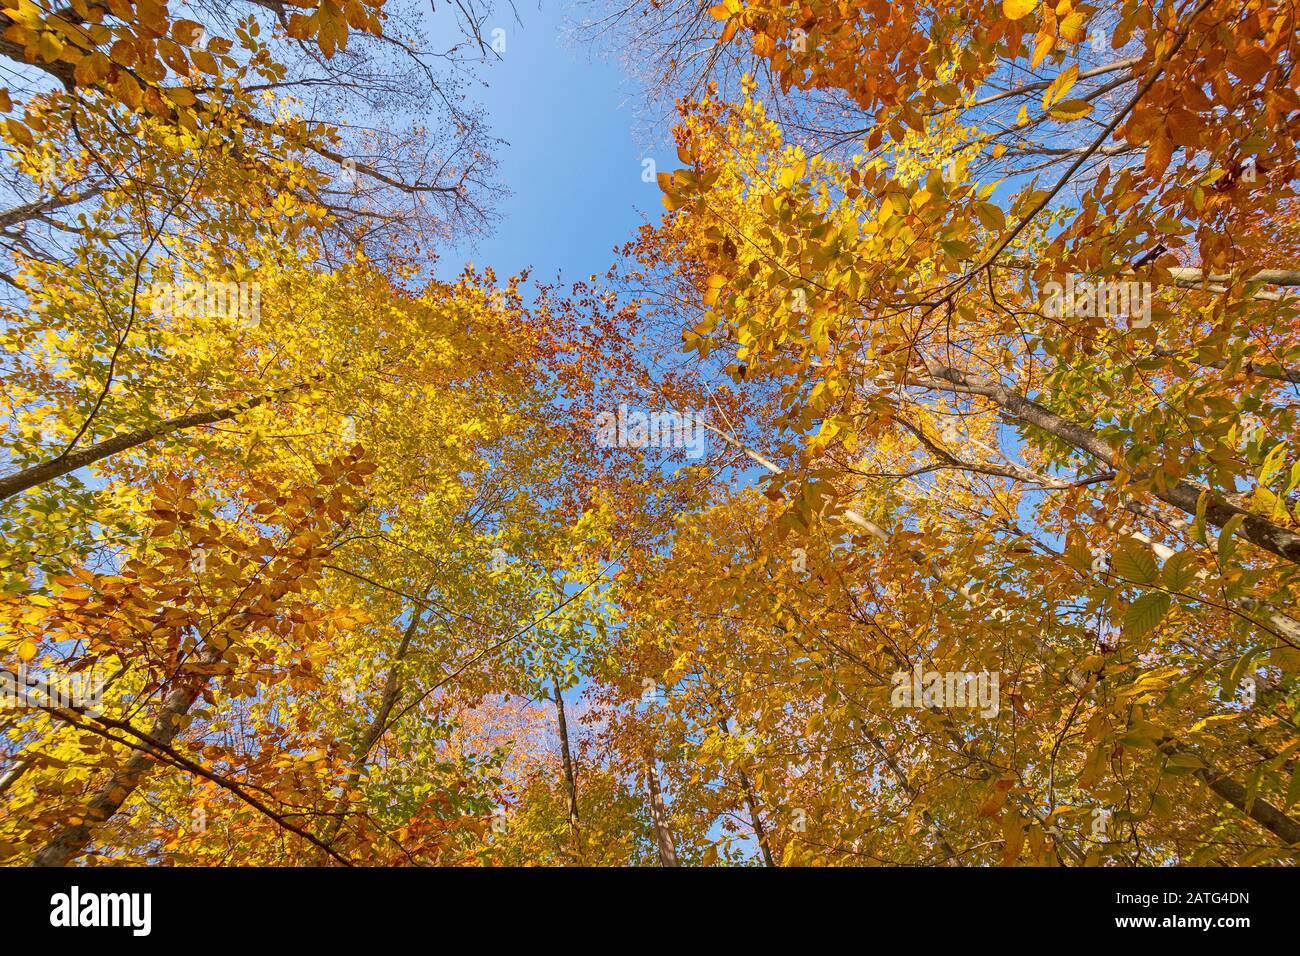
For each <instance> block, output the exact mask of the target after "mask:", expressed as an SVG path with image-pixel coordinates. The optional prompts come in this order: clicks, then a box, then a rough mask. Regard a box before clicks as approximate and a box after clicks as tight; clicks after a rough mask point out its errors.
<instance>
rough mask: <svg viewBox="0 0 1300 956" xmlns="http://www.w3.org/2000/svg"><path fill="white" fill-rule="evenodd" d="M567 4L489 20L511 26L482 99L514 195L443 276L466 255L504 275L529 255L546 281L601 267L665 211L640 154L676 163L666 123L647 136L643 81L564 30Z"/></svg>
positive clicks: (486, 71)
mask: <svg viewBox="0 0 1300 956" xmlns="http://www.w3.org/2000/svg"><path fill="white" fill-rule="evenodd" d="M566 6H567V4H565V3H562V2H544V3H543V5H542V8H541V9H538V7H537V6H535V5H530V4H522V5H520V7H519V8H518V15H519V21H521V22H517V21H516V20H515V19H514V17H513V15H512V14H511V12H510V10H509V8H508V7H505V8H504V9H501V10H498V11H496V12H495V13H494V15H493V18H491V19H489V21H488V22H487V23H486V24H485V25H484V37H485V39H488V40H490V39H491V36H492V30H493V29H494V28H498V27H499V28H500V29H503V30H504V31H505V36H504V39H505V52H504V53H502V54H501V58H500V59H499V60H496V61H491V62H489V63H487V64H486V65H484V66H483V67H482V69H481V71H480V75H481V76H482V77H483V79H484V81H485V82H486V86H484V87H480V88H479V90H478V95H477V97H476V99H477V101H478V102H479V104H480V105H481V106H482V107H483V109H484V111H485V114H486V116H487V117H488V119H489V122H490V124H491V127H492V130H493V132H494V133H495V135H497V136H498V137H500V138H501V139H502V140H504V141H505V143H503V144H502V145H500V146H499V147H498V148H497V150H496V151H495V155H496V157H497V161H498V163H499V169H498V179H499V181H500V182H501V183H502V184H503V185H505V186H506V187H508V188H509V189H510V191H511V194H510V195H508V196H505V197H502V198H499V199H498V201H497V203H496V211H497V213H498V214H499V216H500V218H499V220H498V221H497V222H496V224H495V226H494V227H493V229H492V231H491V233H490V234H489V235H488V236H486V237H484V238H481V239H480V240H479V241H478V242H477V244H476V245H475V246H470V245H469V244H468V243H461V244H457V245H453V246H451V247H450V248H448V249H446V250H444V251H443V252H442V255H441V259H440V261H439V262H438V264H437V268H436V270H435V274H436V275H437V276H438V277H439V278H442V279H450V278H452V277H454V276H455V275H457V274H458V273H459V272H460V271H461V268H462V267H463V266H464V264H465V262H466V260H469V261H472V262H473V263H474V264H475V265H477V266H479V267H483V266H489V265H490V266H492V267H493V268H494V269H495V270H496V273H497V276H498V278H499V279H501V280H504V278H505V277H506V276H509V275H513V274H514V273H516V272H518V271H520V270H521V269H523V268H525V267H528V266H532V267H533V269H534V272H533V277H534V278H535V279H536V280H539V281H547V280H549V279H552V278H554V277H555V276H556V274H557V272H560V273H562V275H563V278H564V279H565V280H566V281H572V280H576V279H580V278H586V277H587V276H588V275H590V274H591V273H593V272H595V273H603V272H604V271H605V269H606V268H608V266H609V265H610V264H611V263H612V262H613V261H614V254H613V251H612V250H613V247H614V246H616V245H620V244H622V243H623V242H626V241H627V240H629V239H631V238H632V236H633V234H634V232H635V230H636V227H637V226H638V225H639V224H640V223H641V222H642V221H643V220H644V217H645V216H646V215H649V216H650V217H652V218H657V217H658V215H659V213H660V212H662V209H663V207H662V205H661V204H660V192H659V188H658V186H657V185H656V184H655V183H654V182H650V183H646V182H643V181H642V179H641V172H642V159H643V158H646V157H650V158H653V159H655V160H656V162H657V163H658V168H659V169H664V168H668V169H672V168H675V167H676V166H679V165H681V164H680V163H679V162H678V161H677V157H676V154H675V151H674V148H673V147H672V140H671V136H670V134H669V131H668V130H667V128H664V129H662V130H657V131H656V133H657V134H658V136H657V138H658V142H657V143H651V142H648V141H647V140H648V138H649V136H648V134H647V133H646V132H645V129H644V125H643V124H642V123H641V122H640V121H639V117H638V116H637V114H636V107H637V105H638V103H639V101H640V99H639V95H638V94H639V93H640V90H639V89H638V88H637V86H636V84H635V83H634V82H633V81H632V80H631V79H629V78H628V77H627V76H625V75H624V74H623V73H622V72H621V71H620V69H619V67H618V64H617V63H616V62H613V61H612V59H611V58H609V57H606V56H603V55H602V53H601V51H598V50H595V49H593V48H592V47H591V46H589V45H587V44H585V43H583V42H581V41H579V40H575V39H573V38H571V37H569V36H566V35H565V33H566V28H567V27H569V25H570V22H571V20H570V19H569V15H568V14H567V13H566V10H565V9H564V8H565V7H566ZM572 18H573V19H576V13H574V14H572Z"/></svg>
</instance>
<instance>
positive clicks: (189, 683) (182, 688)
mask: <svg viewBox="0 0 1300 956" xmlns="http://www.w3.org/2000/svg"><path fill="white" fill-rule="evenodd" d="M220 659H221V651H219V650H218V649H217V648H216V647H214V646H212V645H209V646H208V647H207V648H205V649H204V650H203V652H202V653H201V654H200V655H199V660H200V661H201V662H202V663H205V664H212V663H215V662H216V661H218V660H220ZM207 682H208V681H207V678H206V677H197V676H188V677H183V678H180V679H179V680H178V681H177V683H176V684H175V685H173V687H172V688H171V690H170V691H168V692H167V696H166V697H165V698H163V703H162V707H161V708H160V709H159V711H158V715H157V717H155V718H154V723H153V727H152V728H150V730H149V736H150V737H151V738H153V739H154V740H156V741H158V742H159V743H160V744H163V745H169V744H170V743H171V742H172V740H173V739H175V737H176V735H177V734H178V733H180V729H181V721H180V718H181V717H183V716H184V715H185V714H187V713H189V709H190V708H191V707H193V706H194V702H195V701H196V700H198V697H199V695H200V694H201V693H202V692H203V688H204V686H206V684H207ZM141 747H143V745H141ZM153 765H154V758H153V757H151V756H150V755H149V754H148V753H147V752H146V751H145V750H144V749H137V750H136V751H135V753H133V754H132V755H131V757H130V758H129V759H128V760H127V762H126V763H125V764H124V765H123V766H122V768H121V769H120V770H117V771H115V772H114V773H113V774H112V776H110V777H109V778H108V780H106V781H105V782H104V783H103V784H102V785H101V786H100V787H99V789H98V790H97V791H96V793H95V796H94V797H92V798H91V800H90V803H89V804H88V805H87V807H86V811H85V813H83V814H82V820H81V822H80V823H75V824H73V823H70V824H66V825H64V826H62V827H60V828H59V829H58V830H56V831H55V832H54V835H53V836H52V837H51V838H50V840H49V842H48V843H46V844H45V846H44V847H42V848H41V850H40V851H39V852H38V853H37V854H36V856H35V857H33V858H32V864H31V865H32V866H67V865H68V864H69V863H71V862H72V860H73V859H74V858H75V857H77V856H78V855H79V854H80V853H81V852H82V851H83V850H84V849H85V848H86V844H88V843H89V842H90V840H91V837H92V836H94V832H95V829H96V828H97V827H99V826H101V825H102V824H103V823H105V822H106V821H107V820H108V819H109V818H110V817H112V816H113V814H115V813H117V811H118V810H119V809H121V807H122V804H124V803H125V802H126V801H127V798H128V797H130V796H131V794H133V793H134V792H135V790H136V788H137V787H139V786H140V783H141V781H142V780H144V778H145V776H146V775H147V774H148V772H149V771H150V770H151V769H152V768H153Z"/></svg>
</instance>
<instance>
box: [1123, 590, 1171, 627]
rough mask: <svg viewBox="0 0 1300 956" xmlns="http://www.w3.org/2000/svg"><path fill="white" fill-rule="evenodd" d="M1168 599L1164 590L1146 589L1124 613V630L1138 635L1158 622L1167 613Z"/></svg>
mask: <svg viewBox="0 0 1300 956" xmlns="http://www.w3.org/2000/svg"><path fill="white" fill-rule="evenodd" d="M1169 605H1170V599H1169V595H1168V594H1166V593H1165V592H1164V591H1148V592H1147V593H1146V594H1144V595H1142V596H1141V597H1140V598H1138V599H1137V600H1136V601H1134V602H1133V604H1132V605H1130V607H1129V609H1128V610H1127V611H1126V612H1125V613H1124V631H1125V633H1126V634H1128V635H1129V636H1131V637H1140V636H1141V635H1143V634H1145V633H1146V632H1147V631H1149V630H1151V629H1152V628H1153V627H1155V626H1156V625H1157V624H1159V623H1160V622H1161V621H1162V620H1164V617H1165V615H1166V614H1168V613H1169Z"/></svg>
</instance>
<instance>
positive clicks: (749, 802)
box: [718, 717, 776, 866]
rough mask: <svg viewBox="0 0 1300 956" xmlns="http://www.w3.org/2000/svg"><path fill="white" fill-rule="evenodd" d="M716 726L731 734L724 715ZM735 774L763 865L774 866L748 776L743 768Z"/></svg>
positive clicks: (765, 831)
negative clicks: (738, 779) (761, 855)
mask: <svg viewBox="0 0 1300 956" xmlns="http://www.w3.org/2000/svg"><path fill="white" fill-rule="evenodd" d="M718 728H719V729H720V730H721V731H722V732H723V733H724V734H726V735H727V736H728V737H730V736H731V728H730V726H728V724H727V718H726V717H719V718H718ZM736 775H737V776H738V777H739V778H740V794H741V796H742V797H744V798H745V806H746V807H747V808H748V810H749V822H750V824H751V825H752V826H753V828H754V839H756V840H757V841H758V848H759V849H760V850H761V851H762V853H763V865H764V866H776V863H775V861H773V859H772V847H771V846H770V845H769V841H768V839H767V828H766V827H764V826H763V818H762V816H760V815H759V812H758V799H757V798H756V797H755V796H754V788H753V787H751V786H750V784H749V776H748V775H747V774H746V773H745V771H744V770H737V772H736Z"/></svg>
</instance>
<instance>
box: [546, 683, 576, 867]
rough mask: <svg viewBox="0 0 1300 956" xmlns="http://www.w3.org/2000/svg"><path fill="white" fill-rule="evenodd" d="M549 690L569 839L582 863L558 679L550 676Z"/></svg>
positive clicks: (564, 718)
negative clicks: (555, 727)
mask: <svg viewBox="0 0 1300 956" xmlns="http://www.w3.org/2000/svg"><path fill="white" fill-rule="evenodd" d="M551 688H552V690H553V692H554V694H555V696H554V698H553V700H554V701H555V720H556V723H557V724H558V725H559V731H560V759H561V760H562V761H563V763H564V790H565V795H566V796H567V798H568V805H569V837H570V839H571V840H572V841H573V852H574V855H575V857H577V859H578V861H579V862H581V861H582V848H581V844H580V842H579V840H578V823H579V820H578V775H577V774H576V773H575V772H574V768H573V753H572V751H571V750H570V749H569V721H568V719H567V718H566V717H565V713H564V695H563V694H561V693H560V678H559V677H558V676H556V675H554V674H552V675H551Z"/></svg>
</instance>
